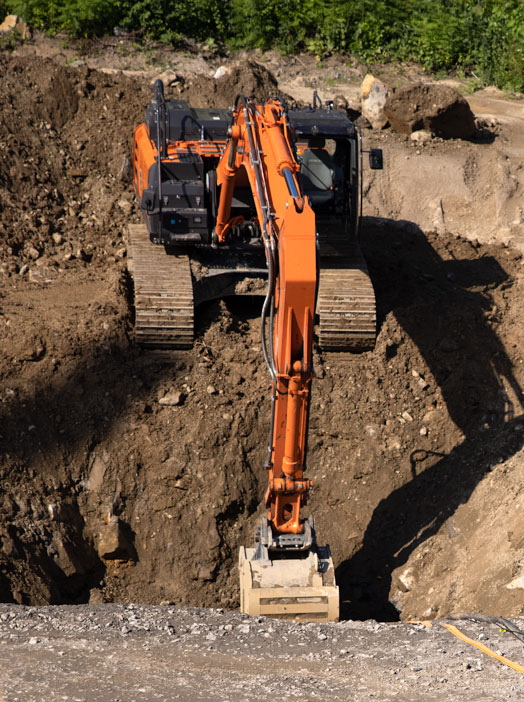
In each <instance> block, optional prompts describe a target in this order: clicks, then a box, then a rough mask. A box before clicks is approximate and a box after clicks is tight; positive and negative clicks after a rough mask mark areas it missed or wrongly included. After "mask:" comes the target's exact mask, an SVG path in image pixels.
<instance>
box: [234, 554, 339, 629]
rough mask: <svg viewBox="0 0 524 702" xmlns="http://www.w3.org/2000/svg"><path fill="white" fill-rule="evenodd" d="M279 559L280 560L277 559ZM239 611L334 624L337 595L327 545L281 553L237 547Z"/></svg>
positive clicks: (336, 616) (337, 604) (337, 611)
mask: <svg viewBox="0 0 524 702" xmlns="http://www.w3.org/2000/svg"><path fill="white" fill-rule="evenodd" d="M278 556H280V557H278ZM238 567H239V571H240V611H241V612H244V613H245V614H251V615H253V616H267V617H278V618H279V619H292V620H294V621H305V622H336V621H338V616H339V594H338V587H337V585H336V582H335V569H334V566H333V559H332V558H331V552H330V550H329V546H318V545H317V544H316V543H315V544H313V546H312V547H311V548H310V549H308V550H307V551H305V552H296V553H294V554H287V556H286V557H284V558H283V557H282V554H277V553H275V552H272V551H269V550H268V549H267V548H265V547H264V546H263V545H261V544H260V542H259V545H258V546H257V548H246V547H245V546H242V547H241V548H240V553H239V559H238Z"/></svg>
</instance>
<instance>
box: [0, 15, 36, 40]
mask: <svg viewBox="0 0 524 702" xmlns="http://www.w3.org/2000/svg"><path fill="white" fill-rule="evenodd" d="M14 29H16V31H17V32H20V34H21V37H22V39H29V37H30V36H31V34H30V31H29V27H28V26H27V23H26V22H24V20H23V19H22V18H21V17H18V15H7V17H6V18H5V20H4V21H3V22H2V24H0V32H1V33H5V34H7V33H8V32H12V31H13V30H14Z"/></svg>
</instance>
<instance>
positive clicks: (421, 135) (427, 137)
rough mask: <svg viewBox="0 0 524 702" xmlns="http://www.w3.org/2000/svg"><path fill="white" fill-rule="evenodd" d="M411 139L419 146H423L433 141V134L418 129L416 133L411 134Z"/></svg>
mask: <svg viewBox="0 0 524 702" xmlns="http://www.w3.org/2000/svg"><path fill="white" fill-rule="evenodd" d="M410 139H411V141H414V142H415V144H418V145H419V146H420V145H422V144H427V143H428V141H431V132H428V131H427V130H426V129H418V130H417V131H416V132H413V133H412V134H411V136H410Z"/></svg>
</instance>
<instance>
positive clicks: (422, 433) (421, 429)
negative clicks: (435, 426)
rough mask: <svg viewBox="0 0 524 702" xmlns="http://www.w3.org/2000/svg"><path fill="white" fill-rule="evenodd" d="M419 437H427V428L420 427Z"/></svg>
mask: <svg viewBox="0 0 524 702" xmlns="http://www.w3.org/2000/svg"><path fill="white" fill-rule="evenodd" d="M419 433H420V436H427V435H428V429H427V427H420V432H419Z"/></svg>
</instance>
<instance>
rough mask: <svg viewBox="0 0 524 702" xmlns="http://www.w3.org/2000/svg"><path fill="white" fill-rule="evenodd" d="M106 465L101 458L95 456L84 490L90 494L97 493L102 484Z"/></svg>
mask: <svg viewBox="0 0 524 702" xmlns="http://www.w3.org/2000/svg"><path fill="white" fill-rule="evenodd" d="M106 468H107V463H106V461H105V460H104V458H103V457H102V456H96V457H95V460H94V461H93V465H92V467H91V470H90V472H89V478H88V479H87V481H86V484H85V485H86V488H87V489H88V490H89V491H91V492H99V491H100V489H101V487H102V485H103V484H104V476H105V472H106Z"/></svg>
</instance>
